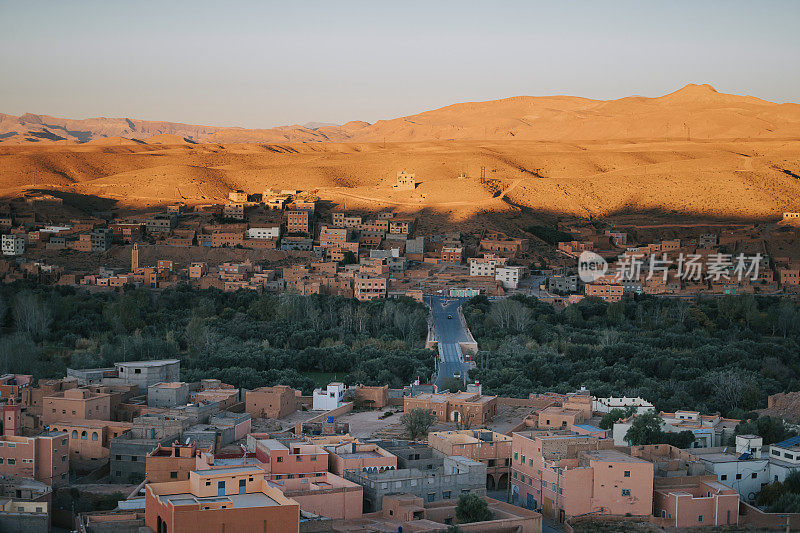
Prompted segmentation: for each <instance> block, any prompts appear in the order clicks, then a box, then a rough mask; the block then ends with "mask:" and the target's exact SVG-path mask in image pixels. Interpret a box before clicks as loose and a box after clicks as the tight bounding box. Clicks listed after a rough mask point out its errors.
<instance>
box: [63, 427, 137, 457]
mask: <svg viewBox="0 0 800 533" xmlns="http://www.w3.org/2000/svg"><path fill="white" fill-rule="evenodd" d="M49 427H50V429H51V430H52V431H63V432H64V433H65V434H66V435H67V436H68V437H69V454H70V460H71V461H73V462H77V463H92V464H93V463H97V462H102V461H104V460H106V459H108V457H109V444H110V441H111V439H113V438H116V437H119V436H120V435H122V434H123V433H125V432H126V431H129V430H130V429H131V427H132V425H131V424H129V423H127V422H107V421H105V420H73V421H70V422H56V423H53V424H50V426H49Z"/></svg>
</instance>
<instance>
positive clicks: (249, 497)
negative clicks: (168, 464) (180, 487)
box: [158, 492, 280, 509]
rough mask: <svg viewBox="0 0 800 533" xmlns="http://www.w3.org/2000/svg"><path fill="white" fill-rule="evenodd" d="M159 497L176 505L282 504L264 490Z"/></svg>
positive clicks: (244, 506)
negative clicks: (203, 495)
mask: <svg viewBox="0 0 800 533" xmlns="http://www.w3.org/2000/svg"><path fill="white" fill-rule="evenodd" d="M158 498H159V500H160V501H161V502H162V503H171V504H172V505H174V506H176V507H177V506H179V505H202V504H208V503H220V504H225V503H230V504H232V507H233V508H234V509H236V508H246V507H272V506H275V505H280V504H279V503H278V502H276V501H275V500H273V499H272V498H270V497H269V496H267V495H266V494H264V493H263V492H255V493H252V494H232V495H230V496H212V497H208V498H199V497H197V496H195V495H194V494H189V493H181V494H168V495H165V496H159V497H158Z"/></svg>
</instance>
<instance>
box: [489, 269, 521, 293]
mask: <svg viewBox="0 0 800 533" xmlns="http://www.w3.org/2000/svg"><path fill="white" fill-rule="evenodd" d="M522 268H523V267H521V266H506V267H497V269H496V270H495V276H494V279H496V280H497V281H499V282H500V283H501V284H502V285H503V288H504V289H516V288H517V287H518V286H519V278H520V277H522Z"/></svg>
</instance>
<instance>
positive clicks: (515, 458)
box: [514, 452, 517, 461]
mask: <svg viewBox="0 0 800 533" xmlns="http://www.w3.org/2000/svg"><path fill="white" fill-rule="evenodd" d="M514 460H515V461H516V460H517V452H514Z"/></svg>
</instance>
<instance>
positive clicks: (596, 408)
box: [592, 396, 654, 415]
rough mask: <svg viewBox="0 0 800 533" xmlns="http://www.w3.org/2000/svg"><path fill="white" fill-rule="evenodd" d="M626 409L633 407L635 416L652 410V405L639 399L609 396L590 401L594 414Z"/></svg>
mask: <svg viewBox="0 0 800 533" xmlns="http://www.w3.org/2000/svg"><path fill="white" fill-rule="evenodd" d="M628 407H635V408H636V414H637V415H640V414H642V413H645V412H647V411H649V410H651V409H653V408H654V406H653V404H652V403H650V402H648V401H647V400H643V399H642V398H639V397H636V398H628V397H626V396H622V397H619V398H615V397H613V396H610V397H608V398H595V399H594V400H592V412H595V413H610V412H611V410H612V409H622V410H623V411H624V410H625V409H627V408H628Z"/></svg>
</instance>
